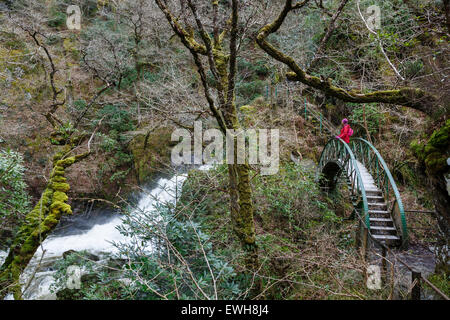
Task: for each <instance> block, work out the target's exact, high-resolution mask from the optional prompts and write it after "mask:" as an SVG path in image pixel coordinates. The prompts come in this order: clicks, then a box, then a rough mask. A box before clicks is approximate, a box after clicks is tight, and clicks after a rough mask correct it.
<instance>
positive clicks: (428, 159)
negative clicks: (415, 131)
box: [411, 119, 450, 174]
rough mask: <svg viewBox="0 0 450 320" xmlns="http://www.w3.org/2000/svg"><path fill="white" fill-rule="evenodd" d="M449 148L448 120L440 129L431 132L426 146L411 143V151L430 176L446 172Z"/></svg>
mask: <svg viewBox="0 0 450 320" xmlns="http://www.w3.org/2000/svg"><path fill="white" fill-rule="evenodd" d="M449 146H450V119H449V120H447V121H446V122H445V124H444V125H443V126H442V127H441V128H439V129H438V130H435V131H434V132H433V134H432V135H431V137H430V139H429V140H428V142H427V143H426V144H420V143H418V142H417V141H413V142H412V143H411V149H412V150H413V151H414V153H415V154H416V155H417V157H418V158H419V159H420V160H421V161H423V162H424V164H425V167H426V170H427V172H428V173H430V174H435V173H438V172H442V173H445V172H446V171H448V167H449V166H448V165H447V158H448V157H449V154H450V152H449Z"/></svg>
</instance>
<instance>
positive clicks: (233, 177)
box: [155, 0, 258, 272]
mask: <svg viewBox="0 0 450 320" xmlns="http://www.w3.org/2000/svg"><path fill="white" fill-rule="evenodd" d="M155 2H156V4H157V5H158V7H159V8H160V9H161V11H162V12H163V13H164V15H165V16H166V19H167V21H168V22H169V23H170V25H171V27H172V29H173V31H174V32H175V34H176V35H177V36H178V37H179V38H180V40H181V42H182V43H183V45H184V46H185V47H186V48H187V49H189V51H190V53H191V54H192V57H193V58H194V62H195V64H196V66H197V72H198V73H199V75H200V79H201V82H202V85H203V88H204V92H205V97H206V100H207V102H208V105H209V108H210V110H211V112H212V114H213V115H214V117H215V118H216V120H217V122H218V124H219V127H220V129H221V130H222V132H223V133H224V134H226V131H227V129H231V130H239V129H241V125H240V123H239V121H238V114H237V110H236V105H235V81H236V73H237V71H236V69H237V68H236V59H237V39H238V34H239V32H238V2H239V1H237V0H233V1H232V2H231V10H232V12H231V15H230V20H229V21H230V22H227V27H225V28H224V29H223V30H222V31H219V24H218V13H219V1H212V2H211V5H212V22H213V27H212V29H213V30H212V36H211V32H207V31H206V29H205V27H204V25H203V22H202V19H201V18H200V16H199V14H198V12H197V8H196V6H195V4H194V3H193V2H192V1H190V0H188V1H187V4H188V7H189V10H190V12H191V13H192V16H193V17H194V20H195V23H196V26H197V31H198V33H197V34H199V35H200V37H201V41H202V43H200V42H197V41H196V39H195V37H194V33H193V32H188V31H187V29H185V28H183V26H182V25H181V24H180V22H179V20H178V19H177V18H176V17H175V16H174V15H173V14H172V12H171V11H170V10H169V8H168V7H167V5H166V4H165V2H163V1H160V0H155ZM227 35H229V38H230V41H229V50H228V51H227V50H226V48H225V46H224V38H225V36H227ZM202 57H205V58H206V59H207V61H208V65H209V71H210V72H211V74H212V76H213V78H214V85H212V86H210V84H209V82H208V81H207V76H206V70H205V67H204V62H203V61H202ZM211 89H214V90H215V91H216V92H217V100H218V101H217V103H216V101H215V99H214V97H213V95H212V94H211V93H210V91H211ZM234 145H235V148H236V143H235V144H234ZM236 154H237V153H236V152H235V156H236ZM249 173H250V167H249V165H248V164H237V163H236V161H235V162H234V163H230V164H228V176H229V194H230V211H231V219H232V222H233V230H234V233H235V235H236V236H237V238H238V239H239V241H240V242H241V244H242V247H243V249H244V250H245V252H246V258H245V264H246V268H247V269H248V270H249V271H250V272H254V271H256V270H257V266H258V254H257V245H256V240H255V239H256V237H255V224H254V219H253V202H252V188H251V184H250V178H249Z"/></svg>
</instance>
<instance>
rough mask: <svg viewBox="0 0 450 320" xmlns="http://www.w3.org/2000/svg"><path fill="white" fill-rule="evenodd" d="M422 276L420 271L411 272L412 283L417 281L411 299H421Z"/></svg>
mask: <svg viewBox="0 0 450 320" xmlns="http://www.w3.org/2000/svg"><path fill="white" fill-rule="evenodd" d="M421 278H422V276H421V274H420V272H415V271H412V273H411V283H414V281H416V284H415V285H414V287H413V288H412V290H411V300H420V289H421V285H420V279H421Z"/></svg>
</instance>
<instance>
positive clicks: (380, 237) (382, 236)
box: [372, 234, 400, 241]
mask: <svg viewBox="0 0 450 320" xmlns="http://www.w3.org/2000/svg"><path fill="white" fill-rule="evenodd" d="M372 237H373V238H374V239H376V240H379V241H385V240H397V241H398V240H400V238H399V237H397V236H393V235H390V234H373V235H372Z"/></svg>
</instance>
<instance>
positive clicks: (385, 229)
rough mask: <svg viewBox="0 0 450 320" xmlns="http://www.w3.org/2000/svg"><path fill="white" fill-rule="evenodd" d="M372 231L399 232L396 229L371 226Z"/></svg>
mask: <svg viewBox="0 0 450 320" xmlns="http://www.w3.org/2000/svg"><path fill="white" fill-rule="evenodd" d="M370 230H383V231H397V229H395V228H394V227H385V226H370Z"/></svg>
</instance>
